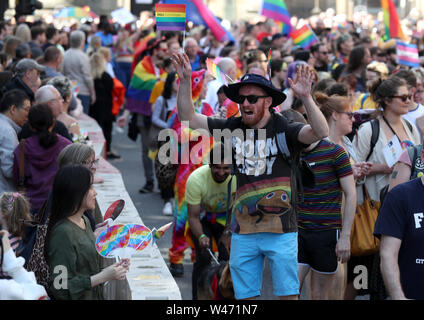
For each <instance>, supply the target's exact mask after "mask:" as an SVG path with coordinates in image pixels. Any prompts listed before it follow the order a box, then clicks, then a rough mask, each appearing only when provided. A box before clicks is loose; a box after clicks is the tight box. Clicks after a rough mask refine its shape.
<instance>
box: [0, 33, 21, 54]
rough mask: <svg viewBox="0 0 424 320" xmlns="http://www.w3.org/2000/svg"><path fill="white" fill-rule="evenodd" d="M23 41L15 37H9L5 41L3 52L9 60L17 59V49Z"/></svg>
mask: <svg viewBox="0 0 424 320" xmlns="http://www.w3.org/2000/svg"><path fill="white" fill-rule="evenodd" d="M22 42H23V41H22V40H21V39H20V38H18V37H15V36H8V37H7V38H6V40H4V45H3V50H2V51H3V52H4V53H5V54H6V55H7V57H8V58H9V59H13V58H15V57H16V48H17V47H18V46H19V45H20V44H21V43H22Z"/></svg>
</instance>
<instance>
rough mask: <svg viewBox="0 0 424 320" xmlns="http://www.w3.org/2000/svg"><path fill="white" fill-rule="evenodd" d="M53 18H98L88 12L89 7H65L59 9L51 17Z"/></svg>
mask: <svg viewBox="0 0 424 320" xmlns="http://www.w3.org/2000/svg"><path fill="white" fill-rule="evenodd" d="M53 17H54V18H56V19H58V18H75V19H84V18H85V19H87V18H92V19H95V18H98V17H99V16H98V15H97V14H95V13H94V12H92V11H90V7H89V6H85V7H66V8H63V9H60V10H59V11H58V12H57V13H55V14H54V15H53Z"/></svg>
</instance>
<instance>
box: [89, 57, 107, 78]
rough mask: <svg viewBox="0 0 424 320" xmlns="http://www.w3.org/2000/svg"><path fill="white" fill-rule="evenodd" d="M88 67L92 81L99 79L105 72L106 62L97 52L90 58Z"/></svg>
mask: <svg viewBox="0 0 424 320" xmlns="http://www.w3.org/2000/svg"><path fill="white" fill-rule="evenodd" d="M90 65H91V75H92V76H93V79H100V78H101V77H102V74H103V73H104V72H105V71H106V60H105V58H104V56H103V55H102V54H101V53H99V52H95V53H93V55H92V56H91V58H90Z"/></svg>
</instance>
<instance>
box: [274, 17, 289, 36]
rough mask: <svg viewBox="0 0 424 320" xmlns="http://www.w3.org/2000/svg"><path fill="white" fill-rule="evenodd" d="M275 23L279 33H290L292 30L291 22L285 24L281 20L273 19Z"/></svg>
mask: <svg viewBox="0 0 424 320" xmlns="http://www.w3.org/2000/svg"><path fill="white" fill-rule="evenodd" d="M274 22H275V24H276V25H277V26H278V29H279V30H280V33H282V34H284V35H288V34H290V32H291V30H292V26H291V24H287V23H284V22H281V21H277V20H274Z"/></svg>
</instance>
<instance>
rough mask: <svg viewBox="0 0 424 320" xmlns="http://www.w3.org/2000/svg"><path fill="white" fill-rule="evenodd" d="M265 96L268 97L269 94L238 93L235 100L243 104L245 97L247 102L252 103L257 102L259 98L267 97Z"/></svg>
mask: <svg viewBox="0 0 424 320" xmlns="http://www.w3.org/2000/svg"><path fill="white" fill-rule="evenodd" d="M267 97H269V96H255V95H249V96H242V95H240V96H238V97H237V101H236V102H237V103H238V104H243V103H244V100H245V99H247V101H248V102H249V103H252V104H253V103H256V102H258V100H259V99H260V98H267Z"/></svg>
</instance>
